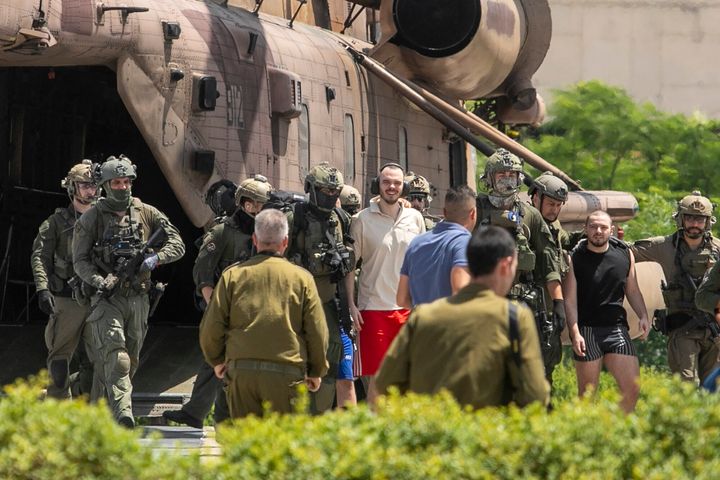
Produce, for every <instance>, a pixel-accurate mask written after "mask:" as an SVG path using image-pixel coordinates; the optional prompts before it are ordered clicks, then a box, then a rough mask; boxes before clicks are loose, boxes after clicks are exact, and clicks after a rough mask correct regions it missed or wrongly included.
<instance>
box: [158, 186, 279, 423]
mask: <svg viewBox="0 0 720 480" xmlns="http://www.w3.org/2000/svg"><path fill="white" fill-rule="evenodd" d="M226 182H227V181H226ZM211 188H212V187H211ZM273 191H274V188H273V186H272V185H271V184H270V182H268V179H267V178H265V177H264V176H263V175H253V176H252V177H250V178H247V179H245V180H243V181H242V182H240V185H238V186H237V188H236V189H235V192H234V195H235V196H234V199H235V200H234V203H233V207H232V209H231V210H230V212H229V213H228V214H227V216H225V217H223V218H221V219H219V220H218V221H217V224H216V225H214V226H213V227H212V228H211V229H210V230H208V232H207V233H205V235H204V236H203V237H202V243H201V245H200V248H199V252H198V256H197V259H196V260H195V265H194V267H193V280H194V281H195V289H196V291H195V294H196V296H199V297H200V298H201V299H202V300H201V302H200V305H201V308H202V309H203V310H205V307H206V306H207V304H208V303H209V302H210V298H211V297H212V293H213V290H214V289H215V284H216V283H217V281H218V279H219V278H220V275H221V274H222V272H223V270H225V269H226V268H227V267H229V266H230V265H232V264H234V263H238V262H244V261H246V260H248V259H249V258H250V257H251V256H252V255H253V247H252V234H253V232H254V231H255V215H257V214H258V213H259V212H260V211H261V210H262V208H263V206H264V205H265V203H267V201H268V200H269V199H270V193H271V192H273ZM208 193H209V191H208ZM213 404H215V411H214V414H213V415H214V419H215V424H216V425H217V424H219V423H220V422H222V421H224V420H226V419H227V418H229V416H230V411H229V409H228V404H227V400H226V398H225V392H224V391H223V383H222V381H220V380H219V379H218V378H216V377H215V372H214V371H213V369H212V367H211V366H210V365H208V364H207V363H206V362H205V361H203V362H201V364H200V366H199V368H198V372H197V377H196V379H195V384H194V385H193V389H192V394H191V396H190V401H188V402H187V403H186V404H185V405H183V407H182V408H181V409H180V410H168V411H165V412H163V417H165V418H166V419H168V420H172V421H173V422H177V423H182V424H185V425H188V426H190V427H194V428H202V426H203V420H204V419H205V417H206V416H207V414H208V413H209V412H210V409H211V408H212V406H213Z"/></svg>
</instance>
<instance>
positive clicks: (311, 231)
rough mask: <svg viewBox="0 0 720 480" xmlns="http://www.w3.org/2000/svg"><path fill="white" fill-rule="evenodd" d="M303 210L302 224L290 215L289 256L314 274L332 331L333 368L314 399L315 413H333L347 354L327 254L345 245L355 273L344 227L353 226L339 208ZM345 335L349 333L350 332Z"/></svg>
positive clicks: (329, 356)
mask: <svg viewBox="0 0 720 480" xmlns="http://www.w3.org/2000/svg"><path fill="white" fill-rule="evenodd" d="M303 210H304V211H303V213H302V217H303V218H304V222H303V224H302V225H296V224H295V223H294V221H295V214H294V213H293V211H289V212H288V213H287V216H288V225H290V230H291V232H292V235H290V243H289V245H288V248H287V251H286V255H287V256H288V258H289V259H290V261H291V262H293V263H294V264H296V265H299V266H301V267H304V268H306V269H307V270H308V271H309V272H310V273H311V274H312V275H313V278H314V279H315V285H316V286H317V290H318V293H319V295H320V301H321V302H322V306H323V311H324V312H325V319H326V321H327V328H328V332H329V342H328V350H327V360H328V363H329V365H330V367H329V370H328V372H327V375H326V376H325V377H324V378H323V381H322V384H321V386H320V390H318V391H317V392H315V393H313V394H312V396H311V409H312V412H313V413H320V412H324V411H327V410H330V409H331V408H332V406H333V402H334V399H335V380H336V378H337V373H338V368H339V365H340V360H341V359H342V355H343V344H342V340H341V339H340V315H339V311H338V302H337V300H336V293H337V290H338V286H337V282H336V281H335V280H337V278H334V276H336V271H335V270H334V269H333V268H332V267H330V266H329V265H328V264H327V262H326V260H327V259H328V257H327V256H326V254H325V253H326V252H328V251H329V250H330V249H331V248H335V246H336V245H337V244H340V245H344V246H345V248H346V249H347V250H348V253H349V254H350V258H349V259H348V267H349V271H354V268H355V256H354V253H353V251H352V248H351V243H350V241H349V240H348V238H349V237H348V236H347V235H346V234H345V233H344V232H343V229H344V228H345V227H343V225H344V224H345V225H348V230H347V231H349V223H350V217H349V216H347V214H346V213H345V212H344V211H341V210H339V209H335V210H333V211H332V212H330V213H329V216H327V217H323V216H322V215H320V214H318V213H317V212H315V211H314V209H313V207H312V206H311V205H309V204H307V205H306V208H304V209H303ZM340 215H343V216H344V218H342V219H341V218H340ZM343 222H345V223H343ZM293 227H295V228H293ZM326 231H330V232H331V236H332V237H333V238H334V239H335V240H334V241H335V245H330V242H329V240H328V238H327V235H326V233H325V232H326ZM340 282H342V280H340ZM345 333H347V334H349V332H345Z"/></svg>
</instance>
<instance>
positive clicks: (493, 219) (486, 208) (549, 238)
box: [477, 194, 563, 380]
mask: <svg viewBox="0 0 720 480" xmlns="http://www.w3.org/2000/svg"><path fill="white" fill-rule="evenodd" d="M477 208H478V215H477V218H478V220H477V225H478V226H479V225H495V226H498V227H503V228H506V229H507V230H508V231H509V232H510V233H511V234H512V235H513V237H514V238H515V242H516V243H517V249H518V268H517V272H518V273H517V277H516V282H515V285H513V288H512V289H511V291H510V295H509V296H510V298H514V299H518V300H522V301H524V302H526V303H527V304H528V305H529V306H530V308H531V309H532V310H533V312H534V313H535V317H536V318H535V320H536V324H537V328H538V333H539V335H540V344H541V350H542V354H543V359H544V364H545V373H546V376H547V378H548V380H551V379H552V372H553V370H554V369H555V366H556V365H557V364H558V363H559V362H560V359H561V357H562V343H561V341H560V333H561V330H562V329H561V328H560V325H555V321H554V318H553V315H552V314H549V313H548V312H550V307H551V306H552V302H547V301H545V299H547V298H548V294H547V288H546V285H547V283H548V282H552V281H560V280H561V273H562V272H563V266H562V263H561V260H560V255H559V252H560V251H561V249H560V248H559V246H558V245H557V244H556V241H555V240H554V239H553V234H552V233H551V231H550V228H549V227H548V225H547V223H546V222H545V220H544V219H543V217H542V215H541V214H540V212H539V211H538V210H537V209H536V208H535V207H533V206H532V205H529V204H527V203H523V202H521V201H520V200H519V199H518V200H516V201H515V203H514V204H513V206H512V208H511V209H510V210H502V209H499V208H497V207H495V206H493V205H492V204H491V203H490V200H489V199H488V196H487V195H486V194H479V195H478V200H477ZM541 295H542V300H543V301H542V303H545V306H544V308H543V305H542V304H541V301H540V300H541V299H540V296H541Z"/></svg>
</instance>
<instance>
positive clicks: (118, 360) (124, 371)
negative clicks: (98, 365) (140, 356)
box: [111, 350, 130, 378]
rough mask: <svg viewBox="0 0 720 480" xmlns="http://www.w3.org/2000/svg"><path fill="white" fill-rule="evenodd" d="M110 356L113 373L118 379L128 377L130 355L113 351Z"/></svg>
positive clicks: (123, 351)
mask: <svg viewBox="0 0 720 480" xmlns="http://www.w3.org/2000/svg"><path fill="white" fill-rule="evenodd" d="M111 355H112V363H113V373H114V374H115V375H116V376H117V377H119V378H122V377H125V376H127V375H130V355H128V353H127V352H126V351H125V350H115V351H114V352H113V353H111Z"/></svg>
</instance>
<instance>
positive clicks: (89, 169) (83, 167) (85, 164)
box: [60, 159, 95, 198]
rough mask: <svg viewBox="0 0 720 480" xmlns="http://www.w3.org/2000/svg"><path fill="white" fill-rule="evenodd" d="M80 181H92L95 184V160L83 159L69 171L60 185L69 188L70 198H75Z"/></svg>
mask: <svg viewBox="0 0 720 480" xmlns="http://www.w3.org/2000/svg"><path fill="white" fill-rule="evenodd" d="M78 183H92V184H95V179H94V178H93V162H92V160H87V159H86V160H83V161H82V162H80V163H78V164H77V165H73V167H72V168H71V169H70V170H69V171H68V173H67V175H66V176H65V178H63V179H62V180H61V181H60V186H61V187H62V188H64V189H65V190H67V193H68V195H69V196H70V198H73V197H74V196H75V194H76V193H77V185H76V184H78Z"/></svg>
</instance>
